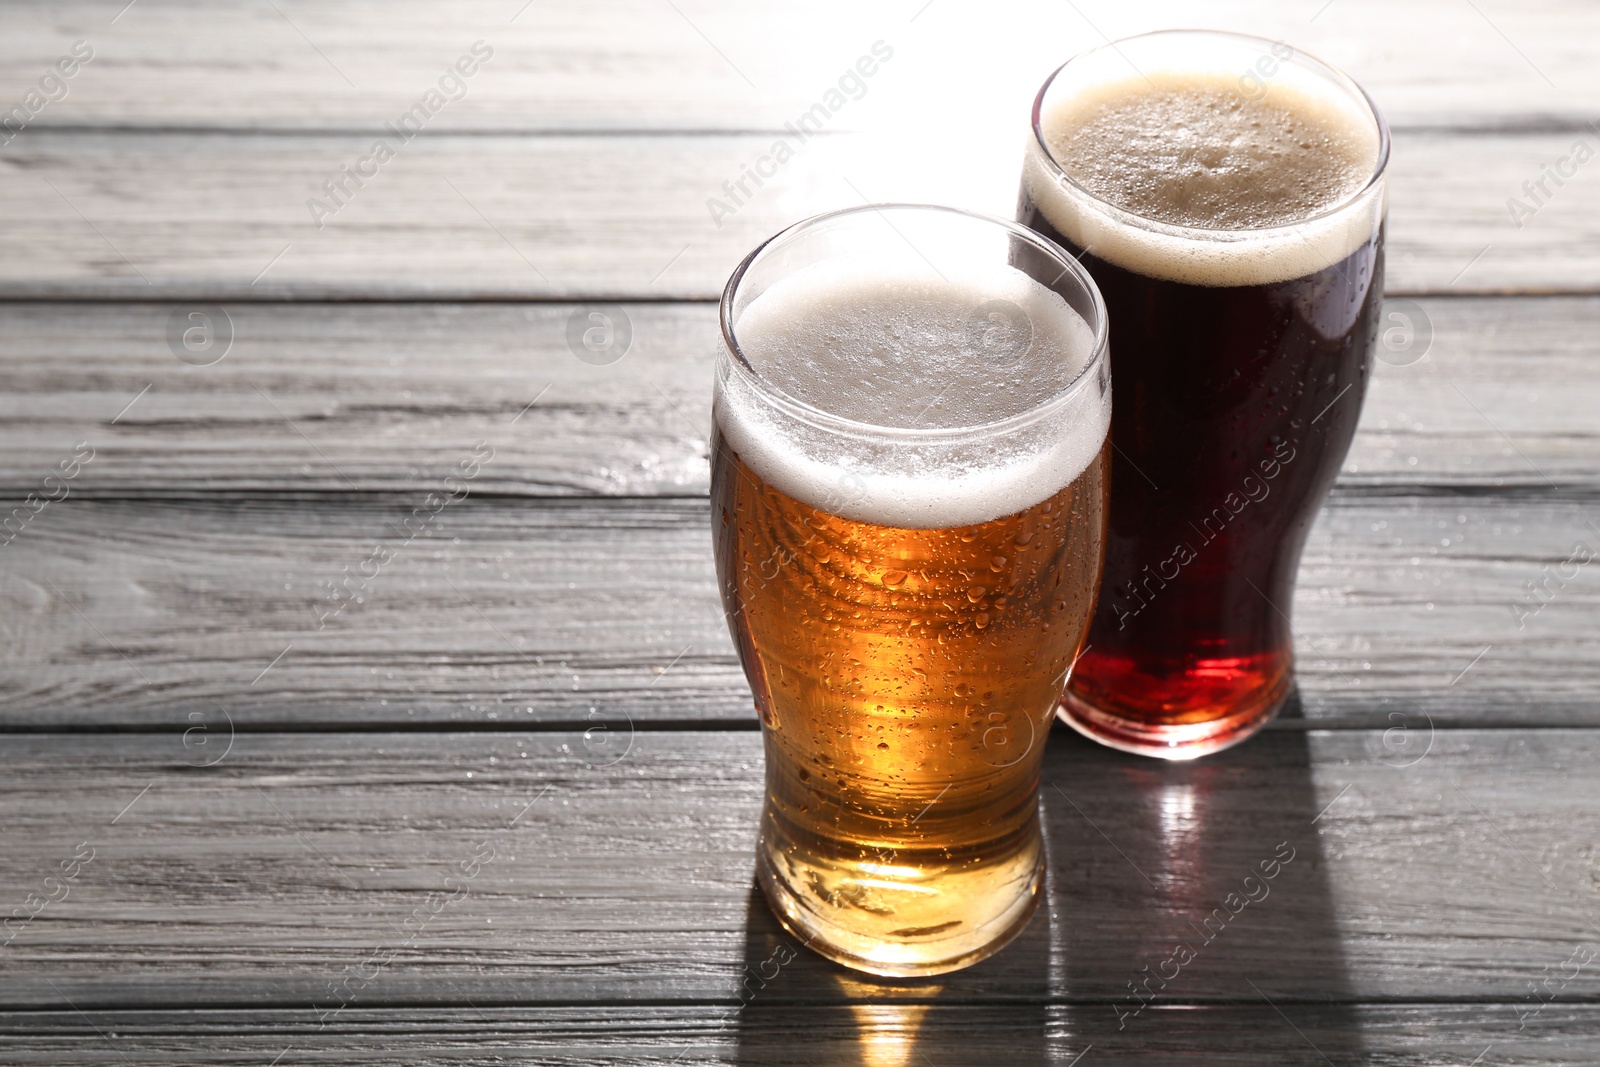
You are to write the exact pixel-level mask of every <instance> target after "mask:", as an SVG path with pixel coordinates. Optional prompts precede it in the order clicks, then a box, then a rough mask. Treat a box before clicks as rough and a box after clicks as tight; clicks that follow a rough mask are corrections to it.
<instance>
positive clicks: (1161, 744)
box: [1056, 671, 1293, 760]
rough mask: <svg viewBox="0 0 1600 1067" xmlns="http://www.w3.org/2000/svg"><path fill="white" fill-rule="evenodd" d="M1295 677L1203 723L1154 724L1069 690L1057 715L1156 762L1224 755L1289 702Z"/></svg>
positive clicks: (1093, 737) (1087, 734)
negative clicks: (1091, 701) (1100, 704)
mask: <svg viewBox="0 0 1600 1067" xmlns="http://www.w3.org/2000/svg"><path fill="white" fill-rule="evenodd" d="M1292 680H1293V676H1292V674H1291V673H1290V672H1288V671H1285V672H1284V673H1283V675H1282V677H1281V678H1279V680H1278V681H1277V683H1276V684H1274V685H1273V686H1272V687H1271V688H1270V689H1268V690H1266V691H1265V692H1264V693H1262V694H1261V695H1260V696H1259V697H1257V698H1256V699H1255V700H1252V701H1251V702H1250V703H1249V704H1247V705H1245V706H1243V707H1237V708H1233V709H1231V710H1229V711H1227V712H1226V713H1224V714H1221V715H1217V716H1216V717H1214V718H1209V719H1204V720H1202V721H1200V722H1187V723H1152V722H1144V721H1141V720H1138V719H1134V718H1130V717H1128V716H1126V715H1121V714H1118V713H1117V712H1115V711H1109V710H1107V709H1105V708H1102V707H1100V706H1098V705H1096V704H1092V703H1090V702H1089V701H1087V700H1085V699H1084V698H1083V697H1081V696H1079V695H1078V694H1076V693H1074V692H1072V690H1071V689H1068V690H1067V692H1066V695H1065V696H1063V697H1062V700H1061V706H1060V707H1059V708H1058V709H1057V710H1056V715H1057V716H1059V717H1060V719H1061V721H1062V722H1064V723H1066V724H1067V725H1068V726H1070V727H1072V728H1073V729H1074V730H1076V731H1078V732H1079V733H1080V734H1082V735H1083V736H1085V737H1087V738H1089V739H1090V740H1091V741H1098V742H1099V743H1100V744H1102V745H1106V746H1108V747H1110V748H1115V749H1119V750H1121V751H1123V752H1132V753H1133V754H1135V755H1138V756H1154V757H1156V758H1157V759H1170V760H1190V759H1199V758H1200V757H1201V756H1209V755H1210V754H1211V753H1213V752H1221V751H1222V750H1223V749H1225V748H1231V747H1232V746H1234V745H1237V744H1238V743H1239V742H1241V741H1245V740H1248V739H1249V738H1251V737H1253V736H1254V735H1255V734H1256V732H1257V731H1259V730H1260V729H1261V728H1262V727H1263V726H1265V725H1266V724H1267V723H1269V722H1271V721H1272V719H1273V717H1274V716H1276V715H1277V714H1278V712H1279V710H1280V709H1282V707H1283V705H1284V703H1285V702H1286V701H1287V700H1288V698H1289V689H1290V686H1291V684H1292Z"/></svg>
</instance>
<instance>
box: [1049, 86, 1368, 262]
mask: <svg viewBox="0 0 1600 1067" xmlns="http://www.w3.org/2000/svg"><path fill="white" fill-rule="evenodd" d="M1147 74H1148V78H1145V77H1139V76H1132V77H1129V78H1128V79H1126V80H1122V81H1115V82H1108V83H1102V84H1099V85H1095V86H1092V87H1088V88H1085V89H1081V90H1078V91H1076V92H1068V93H1064V94H1063V96H1062V98H1061V99H1056V100H1047V101H1046V104H1045V106H1044V108H1043V109H1042V111H1041V114H1040V116H1039V127H1040V132H1041V134H1042V135H1043V138H1044V141H1045V144H1046V145H1047V146H1048V147H1049V149H1050V155H1051V156H1052V157H1054V159H1055V161H1056V163H1057V165H1058V166H1059V167H1060V168H1061V170H1062V171H1064V172H1065V173H1066V174H1068V175H1070V176H1071V178H1072V179H1073V181H1075V182H1076V183H1077V185H1078V186H1079V187H1081V188H1075V187H1074V186H1073V185H1072V184H1071V183H1069V182H1066V181H1064V180H1063V179H1062V177H1061V175H1060V174H1058V173H1056V171H1055V169H1054V168H1053V167H1052V166H1051V163H1050V160H1049V159H1047V158H1046V157H1045V153H1044V152H1043V151H1042V150H1041V148H1040V146H1039V144H1038V142H1037V141H1036V140H1035V139H1033V138H1030V140H1029V146H1028V153H1027V161H1026V163H1025V164H1024V174H1023V180H1024V182H1025V183H1026V187H1027V190H1028V193H1029V195H1030V196H1031V197H1032V199H1033V202H1034V205H1035V206H1036V207H1037V208H1038V209H1039V211H1040V213H1041V214H1042V215H1043V216H1044V218H1045V219H1046V220H1047V221H1048V222H1049V223H1050V224H1051V225H1052V226H1054V227H1055V228H1056V229H1057V230H1058V231H1060V232H1061V234H1062V235H1063V236H1065V237H1066V238H1067V240H1069V241H1071V242H1072V243H1073V244H1076V245H1077V246H1078V247H1079V248H1087V249H1089V250H1091V251H1092V252H1093V253H1094V255H1096V256H1099V257H1100V258H1102V259H1105V260H1107V261H1109V262H1111V263H1115V264H1116V265H1118V266H1120V267H1124V268H1126V269H1128V270H1131V271H1135V272H1137V273H1139V274H1143V275H1145V276H1147V277H1153V278H1163V279H1167V280H1170V281H1178V282H1186V283H1189V284H1192V285H1206V286H1233V285H1263V284H1268V283H1272V282H1280V281H1286V280H1288V279H1291V278H1299V277H1303V276H1305V275H1307V274H1311V273H1313V272H1315V271H1318V270H1322V269H1324V268H1326V267H1328V266H1331V265H1332V264H1335V263H1338V262H1340V261H1341V260H1343V259H1344V258H1345V257H1347V256H1349V255H1350V254H1351V253H1352V252H1354V251H1355V250H1356V249H1358V248H1360V247H1361V246H1362V245H1363V244H1365V243H1366V242H1367V241H1369V240H1371V239H1372V236H1373V235H1374V233H1375V232H1376V231H1377V227H1378V223H1379V220H1381V218H1382V215H1383V207H1384V199H1383V189H1382V187H1381V185H1380V186H1379V187H1377V188H1373V189H1366V187H1367V185H1368V183H1369V181H1370V179H1371V177H1372V174H1373V171H1374V169H1375V168H1376V167H1377V163H1378V152H1379V138H1378V135H1377V132H1376V130H1375V127H1374V124H1373V121H1372V118H1371V115H1370V112H1368V111H1367V110H1366V109H1365V106H1364V105H1360V106H1359V107H1358V101H1356V100H1354V99H1351V98H1347V97H1342V96H1341V97H1334V96H1330V95H1328V94H1327V93H1326V92H1324V93H1323V94H1321V95H1317V94H1316V93H1315V86H1314V85H1313V84H1312V83H1310V82H1309V81H1305V80H1304V79H1301V84H1299V85H1297V84H1295V72H1294V71H1293V70H1292V69H1291V68H1289V67H1288V66H1285V67H1283V68H1282V70H1281V72H1280V75H1279V77H1278V79H1276V80H1273V81H1268V82H1267V83H1266V84H1265V85H1264V86H1262V87H1261V88H1259V89H1258V90H1257V92H1256V94H1255V95H1251V94H1248V93H1244V92H1241V91H1240V83H1239V80H1238V78H1237V76H1235V75H1232V74H1223V73H1219V72H1216V71H1162V70H1149V71H1147ZM1085 190H1087V193H1086V192H1085ZM1363 190H1366V191H1365V192H1364V191H1363ZM1090 194H1092V195H1090ZM1107 205H1110V209H1109V210H1108V208H1107ZM1341 206H1347V207H1348V210H1335V209H1337V208H1340V207H1341ZM1330 212H1331V214H1330ZM1121 213H1126V214H1121ZM1119 214H1121V217H1119ZM1141 220H1147V221H1148V222H1150V223H1153V224H1154V225H1151V226H1146V225H1143V224H1142V222H1141ZM1179 228H1184V230H1185V231H1186V232H1182V231H1179ZM1196 230H1199V231H1205V232H1201V233H1196V232H1195V231H1196Z"/></svg>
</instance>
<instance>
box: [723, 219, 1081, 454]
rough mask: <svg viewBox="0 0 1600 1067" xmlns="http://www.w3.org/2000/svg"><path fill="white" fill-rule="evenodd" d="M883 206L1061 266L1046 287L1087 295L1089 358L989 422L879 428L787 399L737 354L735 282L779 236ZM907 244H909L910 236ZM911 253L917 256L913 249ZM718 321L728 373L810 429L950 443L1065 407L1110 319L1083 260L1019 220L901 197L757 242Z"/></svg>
mask: <svg viewBox="0 0 1600 1067" xmlns="http://www.w3.org/2000/svg"><path fill="white" fill-rule="evenodd" d="M885 211H890V212H905V211H915V212H923V211H926V212H937V213H942V214H945V215H950V216H954V217H959V218H966V219H970V220H973V221H976V222H979V223H983V224H986V225H989V226H993V227H997V228H998V229H1000V230H1002V231H1003V232H1005V233H1007V234H1008V235H1010V236H1011V237H1013V238H1016V239H1019V240H1023V241H1026V242H1027V243H1029V244H1031V245H1033V246H1034V247H1035V248H1037V249H1038V250H1039V251H1041V252H1043V253H1044V254H1045V255H1047V256H1049V257H1051V258H1052V259H1053V260H1055V261H1056V262H1058V263H1060V264H1061V266H1062V272H1061V274H1059V275H1057V276H1056V279H1055V281H1054V282H1051V283H1050V284H1049V288H1051V290H1052V291H1054V287H1055V286H1056V285H1058V284H1060V282H1061V280H1062V278H1063V277H1065V276H1066V275H1068V274H1070V275H1072V277H1073V280H1074V281H1075V282H1076V283H1077V285H1078V287H1079V288H1080V289H1082V290H1083V291H1084V292H1085V293H1087V294H1088V296H1089V299H1090V305H1091V310H1092V313H1093V317H1092V319H1091V318H1090V317H1088V316H1085V317H1084V321H1085V322H1086V324H1087V325H1088V326H1089V328H1090V330H1091V331H1092V332H1093V334H1094V342H1093V344H1092V346H1091V351H1090V355H1089V358H1088V359H1086V360H1085V361H1084V364H1083V366H1082V367H1080V368H1079V369H1078V371H1077V373H1075V374H1074V375H1073V376H1072V377H1071V378H1070V379H1069V380H1068V381H1066V382H1065V383H1064V384H1063V385H1062V386H1061V388H1060V389H1059V390H1058V391H1056V392H1054V393H1052V394H1051V395H1050V396H1048V397H1046V398H1045V399H1044V400H1042V401H1040V402H1039V403H1037V404H1035V405H1034V406H1033V407H1030V408H1028V409H1027V410H1025V411H1019V412H1017V413H1015V414H1013V415H1007V416H1005V417H1003V418H999V419H994V420H991V421H989V422H982V423H973V424H970V425H966V426H934V427H922V426H884V425H880V424H878V423H872V422H863V421H861V420H859V419H851V418H847V417H845V416H843V415H836V414H834V413H833V412H830V411H826V410H824V409H822V408H819V407H817V406H816V405H815V404H811V403H808V402H807V401H804V400H801V399H799V398H798V397H795V396H791V395H790V394H789V393H788V392H786V391H785V390H783V389H782V388H781V387H779V386H778V385H777V384H775V383H774V382H772V381H770V380H768V379H767V378H766V377H764V376H763V375H762V374H761V372H760V371H758V370H756V368H755V367H754V366H752V365H751V363H750V361H749V360H748V359H747V358H745V354H744V351H743V350H742V349H741V348H740V347H739V339H738V337H737V335H736V331H735V328H734V325H733V304H734V301H735V299H736V298H737V296H738V293H739V287H740V283H741V282H743V280H744V278H745V275H746V274H747V273H748V272H749V270H750V268H751V267H753V266H754V265H755V264H756V262H757V261H758V260H759V259H760V258H761V256H762V254H763V253H765V252H766V251H768V250H769V249H770V248H772V247H773V246H774V245H775V244H776V243H777V242H779V241H781V240H784V239H785V238H789V237H792V236H794V235H796V234H799V233H802V232H804V231H806V230H810V229H814V228H816V227H818V226H821V225H824V224H827V223H830V222H834V221H837V220H839V219H842V218H846V217H849V216H855V215H865V214H867V213H869V212H870V213H873V214H878V215H882V214H883V212H885ZM885 221H888V220H887V218H885ZM902 237H903V235H902ZM907 243H908V244H909V243H910V242H909V240H908V241H907ZM911 247H912V249H913V251H917V249H916V246H915V245H912V246H911ZM918 254H919V255H920V254H921V253H920V251H919V252H918ZM930 266H931V262H930ZM937 272H938V269H937V268H935V273H937ZM1036 280H1037V279H1036ZM1073 311H1074V313H1076V311H1077V309H1076V308H1074V309H1073ZM718 319H719V320H720V325H721V329H722V342H723V348H722V353H721V355H722V357H723V358H724V359H726V358H727V357H729V356H731V357H732V358H731V359H728V360H727V365H728V366H730V367H732V368H733V369H734V372H735V373H738V374H740V375H741V376H742V377H743V379H744V380H745V381H746V382H747V383H748V384H749V385H750V386H751V387H753V388H754V389H755V390H756V391H757V392H758V393H760V394H761V396H762V399H763V400H764V401H766V402H768V403H771V404H773V405H775V406H776V407H778V408H780V409H782V410H783V411H784V412H785V414H787V415H789V416H790V417H792V418H796V419H799V420H801V421H802V422H806V423H809V424H811V425H812V426H814V427H815V428H817V429H820V430H825V431H829V432H832V433H840V434H846V435H849V436H852V437H862V438H869V439H877V440H883V439H886V438H887V439H891V440H894V439H898V440H918V441H955V440H963V439H967V438H977V437H984V436H989V435H992V434H996V433H1003V432H1005V431H1008V430H1013V429H1017V428H1019V427H1023V426H1026V425H1029V424H1031V423H1034V422H1037V421H1040V420H1042V419H1044V418H1046V417H1048V416H1049V415H1050V414H1052V413H1053V412H1055V411H1056V410H1057V409H1059V408H1064V407H1066V406H1068V405H1069V404H1071V403H1072V401H1073V400H1074V399H1075V398H1076V397H1077V396H1078V394H1079V393H1080V392H1081V391H1082V390H1083V389H1084V388H1085V386H1086V383H1088V382H1090V381H1092V380H1093V379H1094V377H1095V374H1096V372H1097V371H1098V370H1099V369H1100V368H1101V367H1103V366H1104V365H1105V364H1106V363H1107V361H1108V360H1107V357H1108V353H1109V350H1110V333H1111V328H1110V316H1109V315H1108V313H1107V311H1106V304H1105V298H1104V297H1103V296H1102V295H1101V293H1100V287H1099V286H1098V285H1096V284H1095V282H1094V279H1093V278H1092V277H1090V275H1089V271H1088V270H1087V269H1086V268H1085V267H1084V266H1083V264H1082V263H1080V262H1079V261H1078V259H1077V258H1076V257H1075V256H1073V255H1072V254H1071V253H1070V252H1068V251H1067V250H1066V249H1065V248H1063V247H1061V245H1059V244H1057V243H1056V242H1055V241H1052V240H1050V238H1048V237H1045V236H1044V235H1043V234H1040V233H1038V232H1037V231H1034V230H1031V229H1029V228H1028V227H1026V226H1023V225H1021V224H1020V223H1016V222H1012V221H1011V220H1009V219H1003V218H1000V217H999V216H998V215H989V214H986V213H984V212H981V211H969V210H967V209H966V208H958V207H949V206H946V205H943V204H918V203H908V202H886V203H876V204H862V205H859V206H856V207H846V208H838V209H836V210H833V211H825V212H823V213H821V214H819V215H812V216H810V217H809V218H805V219H802V220H800V221H799V222H796V223H793V224H791V225H789V226H786V227H784V228H783V229H781V230H779V231H778V232H777V233H775V234H773V235H772V236H771V237H768V238H767V239H766V240H764V241H762V242H761V243H760V244H758V245H756V247H755V248H754V249H752V250H751V252H750V254H749V255H747V256H745V257H744V259H743V260H742V261H741V262H740V263H739V265H738V266H737V267H735V268H734V271H733V273H732V274H731V275H729V277H728V283H727V285H726V286H724V287H723V290H722V299H721V300H720V301H719V302H718Z"/></svg>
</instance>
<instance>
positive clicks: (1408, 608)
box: [0, 492, 1600, 743]
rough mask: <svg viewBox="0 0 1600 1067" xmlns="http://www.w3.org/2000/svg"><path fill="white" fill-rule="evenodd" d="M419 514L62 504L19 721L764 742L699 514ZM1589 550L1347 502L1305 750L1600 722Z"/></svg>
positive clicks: (1299, 645)
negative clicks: (682, 731) (696, 730)
mask: <svg viewBox="0 0 1600 1067" xmlns="http://www.w3.org/2000/svg"><path fill="white" fill-rule="evenodd" d="M416 503H417V502H414V501H409V500H408V501H404V502H400V503H394V502H388V501H383V500H369V501H359V500H357V501H339V500H334V499H327V498H323V499H320V500H315V501H296V500H292V499H291V500H278V501H272V500H255V499H249V500H228V499H226V498H222V499H199V500H196V501H193V502H189V503H183V502H169V503H152V502H137V501H132V502H112V501H104V502H97V503H91V502H79V501H73V500H70V499H69V500H68V501H66V502H65V503H61V504H53V505H51V506H50V507H49V508H48V509H47V510H46V511H44V512H43V513H42V514H41V515H40V516H39V517H38V518H37V519H35V520H34V522H33V524H31V525H30V526H29V527H28V528H26V529H25V530H24V532H23V534H22V535H21V536H20V537H18V538H17V539H16V541H14V542H13V543H12V544H11V545H9V546H7V547H5V548H4V549H0V552H3V553H4V555H3V556H0V564H3V565H4V567H5V576H4V578H3V579H0V603H3V605H4V626H5V637H6V640H5V651H4V654H3V655H0V687H3V692H4V694H5V698H4V702H3V714H4V721H5V723H6V724H8V725H10V726H12V727H22V726H29V727H50V726H59V725H63V724H76V725H102V726H108V725H115V724H125V725H147V726H148V725H162V724H179V723H182V722H183V721H184V719H185V717H186V716H187V715H188V714H189V713H191V712H206V713H211V714H216V713H217V711H218V709H221V710H223V711H226V713H227V714H229V715H231V716H233V717H234V719H235V721H237V722H240V723H243V724H250V725H256V726H259V725H267V724H277V725H300V726H318V725H320V724H329V723H350V724H369V725H371V724H389V725H404V724H408V723H427V722H464V721H465V722H480V723H486V724H488V723H499V724H508V723H510V724H514V723H517V722H552V723H568V724H582V723H586V722H592V721H610V722H613V723H622V722H624V721H630V720H632V721H638V722H647V721H648V722H672V721H676V722H691V723H692V722H701V721H705V720H708V719H715V720H722V721H726V722H729V723H730V724H732V723H747V724H748V723H751V722H753V719H754V711H753V708H752V706H751V703H750V694H749V689H748V687H747V686H746V684H745V680H744V676H743V674H742V673H741V672H740V670H739V667H738V664H737V662H736V660H735V657H734V653H733V648H732V644H731V642H730V641H729V639H728V635H727V629H726V626H725V624H724V621H723V617H722V608H721V604H720V602H719V601H718V594H717V590H716V583H715V577H714V573H713V568H712V560H711V551H710V516H709V514H708V512H707V505H706V503H705V502H704V501H703V500H675V501H665V500H663V501H639V500H619V501H611V502H606V501H567V502H561V501H552V502H545V503H542V504H529V503H523V502H517V501H504V500H500V501H493V500H477V501H475V500H473V499H472V498H470V497H469V498H468V499H467V500H466V501H464V502H462V503H459V504H455V505H453V506H449V507H446V508H444V509H443V510H442V511H441V512H440V513H439V514H438V515H437V516H436V517H434V518H433V519H432V520H431V521H429V522H427V523H426V525H421V524H420V523H419V524H418V526H419V527H420V529H421V532H420V533H419V534H418V535H417V536H416V537H415V538H414V539H413V538H411V537H410V536H409V534H408V533H407V530H406V527H405V525H404V524H405V523H406V522H407V520H408V517H409V516H410V515H411V513H412V508H413V507H414V506H415V504H416ZM424 514H426V513H424ZM1579 545H1582V546H1586V547H1587V549H1588V550H1589V551H1590V552H1591V553H1592V552H1595V551H1600V500H1596V498H1595V497H1593V496H1586V497H1580V498H1572V499H1566V500H1548V499H1545V500H1540V499H1536V498H1526V499H1517V498H1508V497H1503V496H1494V495H1490V496H1484V495H1475V494H1463V495H1457V494H1452V493H1449V492H1437V493H1412V494H1381V495H1371V494H1364V493H1360V494H1352V493H1336V494H1334V496H1333V497H1332V498H1331V500H1330V503H1329V506H1328V507H1327V508H1326V509H1325V511H1324V512H1323V514H1322V516H1321V518H1320V519H1319V520H1318V523H1317V525H1316V526H1315V528H1314V530H1313V533H1312V535H1311V538H1310V541H1309V544H1308V547H1307V550H1306V553H1305V556H1304V559H1303V560H1302V565H1301V574H1300V586H1299V589H1298V591H1297V593H1296V598H1295V603H1294V605H1293V609H1292V610H1293V612H1294V620H1295V628H1296V632H1297V633H1296V649H1297V657H1298V668H1297V669H1298V677H1299V682H1300V696H1299V701H1298V703H1297V704H1296V705H1294V706H1292V707H1291V709H1290V710H1289V712H1288V714H1289V716H1290V717H1289V719H1287V720H1286V721H1285V722H1284V724H1283V725H1284V726H1285V727H1286V728H1290V729H1294V728H1298V726H1299V725H1304V723H1300V722H1299V720H1302V719H1303V720H1305V722H1309V723H1312V724H1319V723H1320V724H1327V725H1355V726H1379V727H1384V726H1395V727H1397V728H1401V735H1403V734H1404V730H1405V729H1409V730H1412V731H1417V732H1416V733H1414V734H1412V735H1410V736H1411V738H1412V741H1413V742H1416V743H1420V742H1419V741H1418V739H1419V738H1421V737H1422V736H1424V734H1423V732H1424V731H1427V730H1430V729H1431V726H1434V725H1436V726H1444V725H1450V724H1489V723H1495V724H1522V725H1541V724H1542V725H1560V724H1567V725H1579V724H1584V725H1597V724H1600V703H1597V701H1596V698H1595V693H1596V691H1597V690H1600V637H1597V634H1600V627H1597V625H1596V620H1597V619H1600V584H1597V581H1596V572H1595V567H1596V566H1597V564H1594V563H1590V564H1582V563H1581V561H1580V562H1571V561H1572V560H1573V556H1574V551H1575V549H1576V548H1577V546H1579ZM380 546H386V547H387V548H388V549H390V550H392V552H393V558H392V559H390V560H389V561H388V562H387V563H382V562H381V557H379V556H378V555H377V550H378V549H379V547H380ZM1579 555H1580V556H1581V553H1579ZM374 558H379V559H380V563H379V564H376V565H374V564H372V562H371V561H372V560H373V559H374ZM374 572H375V573H374ZM347 578H349V581H348V584H345V583H346V581H347ZM336 583H340V584H344V587H345V589H346V590H347V592H346V593H345V597H344V600H343V606H342V607H341V606H340V604H341V601H340V600H339V599H336V598H335V596H334V588H335V585H336ZM1530 586H1531V587H1536V590H1537V591H1534V590H1533V589H1530ZM356 597H360V598H361V599H360V600H359V601H357V600H356V599H355V598H356ZM1284 607H1285V608H1286V609H1287V608H1288V607H1289V606H1288V605H1285V606H1284ZM291 646H292V647H291ZM280 654H282V655H281V658H279V657H280ZM269 667H270V670H269V669H268V668H269ZM1297 724H1298V725H1297ZM1430 724H1431V725H1430ZM1401 735H1397V736H1401Z"/></svg>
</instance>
